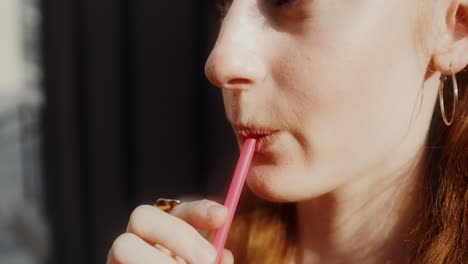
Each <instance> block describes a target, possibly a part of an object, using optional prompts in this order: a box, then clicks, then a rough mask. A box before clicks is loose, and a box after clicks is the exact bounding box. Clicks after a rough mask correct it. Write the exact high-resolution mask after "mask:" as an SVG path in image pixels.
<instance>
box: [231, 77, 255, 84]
mask: <svg viewBox="0 0 468 264" xmlns="http://www.w3.org/2000/svg"><path fill="white" fill-rule="evenodd" d="M252 83H253V82H252V81H251V80H249V79H245V78H236V79H232V80H229V81H228V84H229V85H243V84H252Z"/></svg>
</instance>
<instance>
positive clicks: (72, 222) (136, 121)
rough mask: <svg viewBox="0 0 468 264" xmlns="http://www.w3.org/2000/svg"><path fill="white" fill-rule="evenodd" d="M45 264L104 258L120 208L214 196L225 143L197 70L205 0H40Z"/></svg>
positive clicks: (210, 26) (225, 172) (231, 158)
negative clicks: (48, 255)
mask: <svg viewBox="0 0 468 264" xmlns="http://www.w3.org/2000/svg"><path fill="white" fill-rule="evenodd" d="M41 5H42V6H41V8H42V14H43V25H42V40H43V43H42V46H43V68H44V76H45V78H44V84H43V86H44V91H45V98H46V106H45V111H44V113H43V119H42V120H43V126H42V127H43V135H44V140H43V142H44V144H43V145H44V157H45V161H44V163H45V166H44V167H45V169H44V175H45V181H46V194H47V197H46V204H47V211H48V215H49V219H50V224H51V229H52V234H53V235H52V237H53V254H54V255H53V261H52V262H53V263H67V264H73V263H80V264H82V263H105V260H106V255H107V251H108V250H109V248H110V246H111V243H112V241H113V240H114V239H115V238H116V236H118V235H119V234H120V233H122V232H124V231H125V227H126V223H127V220H128V216H129V214H130V212H131V211H132V209H133V208H134V207H136V206H137V205H139V204H142V203H150V204H151V203H153V202H154V201H155V199H156V198H157V197H180V196H184V195H202V196H206V195H218V194H221V195H222V194H223V193H224V192H225V190H226V189H227V186H226V185H227V181H228V179H229V177H230V173H231V172H232V170H233V169H234V164H235V161H236V156H237V146H236V143H235V141H234V137H233V134H232V132H231V129H230V127H229V125H228V123H227V122H226V120H225V117H224V112H223V106H222V98H221V93H220V90H219V89H216V88H213V87H212V86H211V85H210V84H209V83H208V81H207V80H206V78H205V76H204V72H203V67H204V63H205V60H206V58H207V56H208V54H209V51H210V49H211V47H212V45H213V43H214V40H215V36H216V32H217V30H218V27H219V21H218V19H217V16H216V12H215V10H214V4H213V3H212V1H189V0H185V1H160V0H114V1H112V0H99V1H96V0H42V4H41Z"/></svg>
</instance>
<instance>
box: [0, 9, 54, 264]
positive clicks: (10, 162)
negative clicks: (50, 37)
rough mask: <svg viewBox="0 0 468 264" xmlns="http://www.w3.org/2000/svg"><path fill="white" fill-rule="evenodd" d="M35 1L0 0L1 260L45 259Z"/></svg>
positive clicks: (16, 262) (15, 263)
mask: <svg viewBox="0 0 468 264" xmlns="http://www.w3.org/2000/svg"><path fill="white" fill-rule="evenodd" d="M39 26H40V13H39V1H38V0H1V1H0V38H1V39H2V41H0V263H8V264H29V263H45V262H47V255H48V251H49V250H48V245H49V243H48V241H49V239H48V237H47V234H48V232H47V225H46V221H45V217H44V215H45V214H44V203H43V202H44V201H43V199H44V195H43V193H42V185H41V182H42V181H41V175H40V173H41V170H42V169H41V166H40V160H41V158H40V153H41V151H40V146H41V145H40V139H41V136H40V129H39V124H40V122H39V117H40V115H39V113H40V109H41V101H42V97H41V89H40V83H41V69H40V50H41V47H40V45H39V44H40V40H39Z"/></svg>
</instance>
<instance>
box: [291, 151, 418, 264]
mask: <svg viewBox="0 0 468 264" xmlns="http://www.w3.org/2000/svg"><path fill="white" fill-rule="evenodd" d="M422 160H423V158H422V155H417V157H415V158H414V159H413V162H412V163H411V164H407V165H405V166H404V168H400V169H398V171H395V170H394V169H393V170H392V171H393V172H392V173H388V172H387V173H382V172H380V174H378V175H380V176H378V177H376V175H377V174H375V173H373V174H372V175H368V176H365V177H360V178H359V179H360V180H359V181H353V182H352V183H349V184H345V185H343V186H340V187H339V188H337V189H335V190H334V191H332V192H329V193H327V194H325V195H323V196H321V197H318V198H315V199H312V200H308V201H303V202H300V203H298V204H297V214H298V215H297V216H298V217H297V219H298V230H297V231H298V239H299V244H298V251H297V258H298V259H299V260H298V261H296V262H297V263H308V264H309V263H363V264H364V263H386V264H389V263H404V262H405V259H406V258H407V257H408V255H409V254H408V249H407V246H406V243H405V241H410V240H411V237H410V234H411V232H410V231H411V229H412V227H414V220H415V219H416V218H417V214H418V213H419V210H418V209H419V208H418V206H419V205H420V196H421V194H422V192H421V186H420V182H421V177H422V175H423V170H422V169H421V168H422V166H420V164H421V163H423V162H422Z"/></svg>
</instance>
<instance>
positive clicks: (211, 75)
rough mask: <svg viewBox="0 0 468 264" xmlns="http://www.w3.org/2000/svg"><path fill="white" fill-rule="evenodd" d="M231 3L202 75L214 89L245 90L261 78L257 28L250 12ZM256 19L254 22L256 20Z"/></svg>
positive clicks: (262, 72) (256, 23)
mask: <svg viewBox="0 0 468 264" xmlns="http://www.w3.org/2000/svg"><path fill="white" fill-rule="evenodd" d="M236 3H239V2H236V1H233V4H232V5H231V7H230V9H229V12H228V13H227V16H226V17H225V18H224V21H223V24H222V26H221V30H220V32H219V35H218V39H217V41H216V44H215V46H214V48H213V50H212V51H211V54H210V56H209V57H208V60H207V62H206V65H205V74H206V76H207V78H208V80H209V81H210V82H211V83H213V84H214V85H215V86H217V87H220V88H223V89H232V90H246V89H250V88H251V87H254V86H255V85H256V84H258V83H259V82H261V81H262V80H263V79H264V77H265V66H264V65H263V63H262V59H261V57H262V54H261V49H260V47H259V46H260V43H259V38H260V30H261V25H258V22H257V21H255V19H254V18H252V15H250V17H249V15H248V14H252V10H245V9H246V8H249V7H248V6H241V4H237V5H236ZM257 20H258V19H257Z"/></svg>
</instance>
